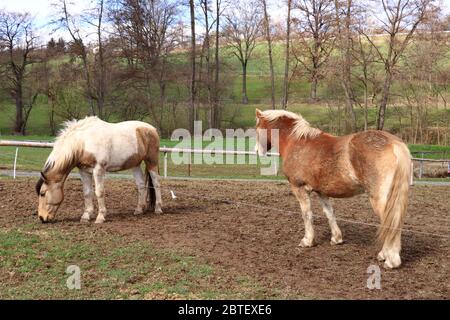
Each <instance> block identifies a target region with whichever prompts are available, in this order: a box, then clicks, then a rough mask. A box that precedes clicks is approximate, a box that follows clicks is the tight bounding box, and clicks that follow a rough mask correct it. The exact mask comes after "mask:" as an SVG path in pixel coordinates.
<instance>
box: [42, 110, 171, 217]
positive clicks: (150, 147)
mask: <svg viewBox="0 0 450 320" xmlns="http://www.w3.org/2000/svg"><path fill="white" fill-rule="evenodd" d="M158 159H159V136H158V133H157V131H156V129H155V128H154V127H152V126H151V125H149V124H147V123H145V122H139V121H126V122H120V123H114V124H113V123H107V122H104V121H102V120H100V119H99V118H97V117H87V118H85V119H83V120H79V121H69V122H66V123H65V126H64V129H63V130H62V131H61V133H60V134H59V135H58V138H57V139H56V141H55V145H54V147H53V150H52V152H51V153H50V155H49V157H48V159H47V161H46V163H45V165H44V170H43V171H42V172H41V178H40V179H39V181H38V183H37V184H36V192H37V193H38V195H39V210H38V215H39V219H40V220H41V221H42V222H48V221H52V220H53V219H54V218H55V215H56V212H57V210H58V208H59V206H60V205H61V203H62V201H63V200H64V191H63V187H64V182H65V181H66V178H67V176H68V175H69V173H70V171H72V169H74V168H75V167H77V168H78V169H79V171H80V176H81V181H82V182H83V193H84V202H85V210H84V213H83V216H82V217H81V221H82V222H83V221H89V220H90V219H91V218H92V215H93V214H94V203H93V198H94V190H93V189H92V178H94V179H93V180H94V182H95V195H96V196H97V201H98V215H97V219H96V220H95V223H102V222H104V221H105V217H106V207H105V198H104V197H105V191H104V177H105V173H106V172H116V171H121V170H128V169H132V170H133V175H134V178H135V180H136V185H137V188H138V193H139V198H138V204H137V208H136V210H135V212H134V213H135V214H141V213H143V212H144V211H146V210H147V209H148V207H149V203H148V202H149V200H150V206H151V207H153V206H154V209H155V212H156V213H162V210H161V191H160V185H159V181H158ZM142 161H144V162H145V165H146V172H147V175H146V177H145V176H144V175H143V173H142V170H141V167H140V165H141V162H142ZM155 202H156V203H155Z"/></svg>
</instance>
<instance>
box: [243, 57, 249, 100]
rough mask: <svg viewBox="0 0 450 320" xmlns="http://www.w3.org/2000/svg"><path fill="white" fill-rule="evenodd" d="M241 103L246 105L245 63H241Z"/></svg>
mask: <svg viewBox="0 0 450 320" xmlns="http://www.w3.org/2000/svg"><path fill="white" fill-rule="evenodd" d="M242 103H243V104H248V97H247V62H243V63H242Z"/></svg>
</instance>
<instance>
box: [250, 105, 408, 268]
mask: <svg viewBox="0 0 450 320" xmlns="http://www.w3.org/2000/svg"><path fill="white" fill-rule="evenodd" d="M264 129H265V130H264ZM273 129H278V131H277V134H278V151H279V153H280V156H281V158H282V159H283V173H284V174H285V175H286V177H287V179H288V181H289V183H290V185H291V187H292V191H293V193H294V195H295V196H296V198H297V199H298V201H299V203H300V207H301V210H302V215H303V221H304V224H305V236H304V238H303V239H302V240H301V243H300V246H301V247H311V246H313V245H314V229H313V214H312V211H311V202H310V194H311V192H315V193H317V194H318V196H319V199H320V202H321V204H322V207H323V211H324V213H325V215H326V217H327V218H328V222H329V225H330V228H331V234H332V236H331V244H341V243H342V242H343V240H342V233H341V230H340V229H339V227H338V225H337V223H336V218H335V216H334V213H333V208H332V206H331V203H330V201H329V198H330V197H332V198H347V197H352V196H354V195H357V194H361V193H364V192H367V193H368V195H369V198H370V203H371V204H372V207H373V210H374V211H375V213H376V214H377V215H378V217H379V218H380V220H381V226H380V228H379V231H378V239H379V241H380V242H381V243H382V244H383V246H382V249H381V251H380V252H379V253H378V259H379V260H380V261H384V267H385V268H397V267H399V266H400V264H401V259H400V250H401V240H400V236H401V227H402V224H403V220H404V217H405V214H406V207H407V203H408V190H409V183H410V174H411V156H410V153H409V150H408V148H407V146H406V145H405V144H404V143H403V142H402V141H401V140H400V139H399V138H397V137H395V136H393V135H391V134H389V133H387V132H384V131H365V132H359V133H354V134H350V135H346V136H342V137H336V136H333V135H331V134H328V133H325V132H322V131H321V130H319V129H317V128H313V127H311V126H310V125H309V123H308V122H307V121H306V120H305V119H303V118H302V117H301V116H300V115H297V114H295V113H292V112H288V111H281V110H268V111H260V110H258V109H256V135H257V143H256V147H255V149H256V151H257V152H258V154H259V155H263V154H265V153H266V152H267V150H269V149H270V148H271V146H272V145H273V144H275V143H276V141H273V140H274V139H275V138H276V136H275V135H274V131H273Z"/></svg>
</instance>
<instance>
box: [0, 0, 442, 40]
mask: <svg viewBox="0 0 450 320" xmlns="http://www.w3.org/2000/svg"><path fill="white" fill-rule="evenodd" d="M55 1H57V0H0V10H2V9H6V10H8V11H15V12H29V13H30V14H31V15H32V16H33V17H34V19H35V20H34V21H35V24H36V27H37V29H38V31H37V33H38V36H39V37H40V38H41V41H43V42H44V43H45V42H46V41H48V40H49V39H50V37H53V38H55V39H57V38H59V37H63V38H66V39H69V38H70V37H69V35H68V33H67V32H66V31H63V30H58V31H56V32H54V30H53V29H54V27H53V26H51V25H49V22H50V21H51V20H52V19H53V17H54V13H55V9H54V7H53V6H52V4H53V3H55ZM93 1H94V0H68V3H69V12H71V14H73V15H76V14H78V13H81V12H82V11H84V10H86V9H88V8H89V7H90V6H91V4H92V2H93ZM180 2H181V0H180ZM268 2H269V5H270V7H269V15H271V18H272V21H274V22H280V20H282V19H284V15H285V10H286V9H285V8H284V2H285V1H282V0H268ZM440 2H441V4H442V5H443V6H444V7H445V10H444V11H445V12H446V13H450V0H440ZM186 10H188V8H187V7H186Z"/></svg>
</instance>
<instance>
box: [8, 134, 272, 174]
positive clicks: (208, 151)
mask: <svg viewBox="0 0 450 320" xmlns="http://www.w3.org/2000/svg"><path fill="white" fill-rule="evenodd" d="M53 145H54V143H53V142H41V141H18V140H0V147H16V148H19V147H26V148H53ZM159 151H160V152H161V153H163V154H164V178H167V154H168V153H173V152H179V153H189V154H207V155H215V154H223V155H249V156H256V155H257V154H256V152H254V151H244V150H211V149H188V148H168V147H160V148H159ZM17 152H18V149H16V153H15V158H14V173H13V175H14V177H15V175H16V163H17ZM279 155H280V154H279V153H276V152H269V153H267V156H279ZM188 175H189V176H190V175H191V164H188Z"/></svg>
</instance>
